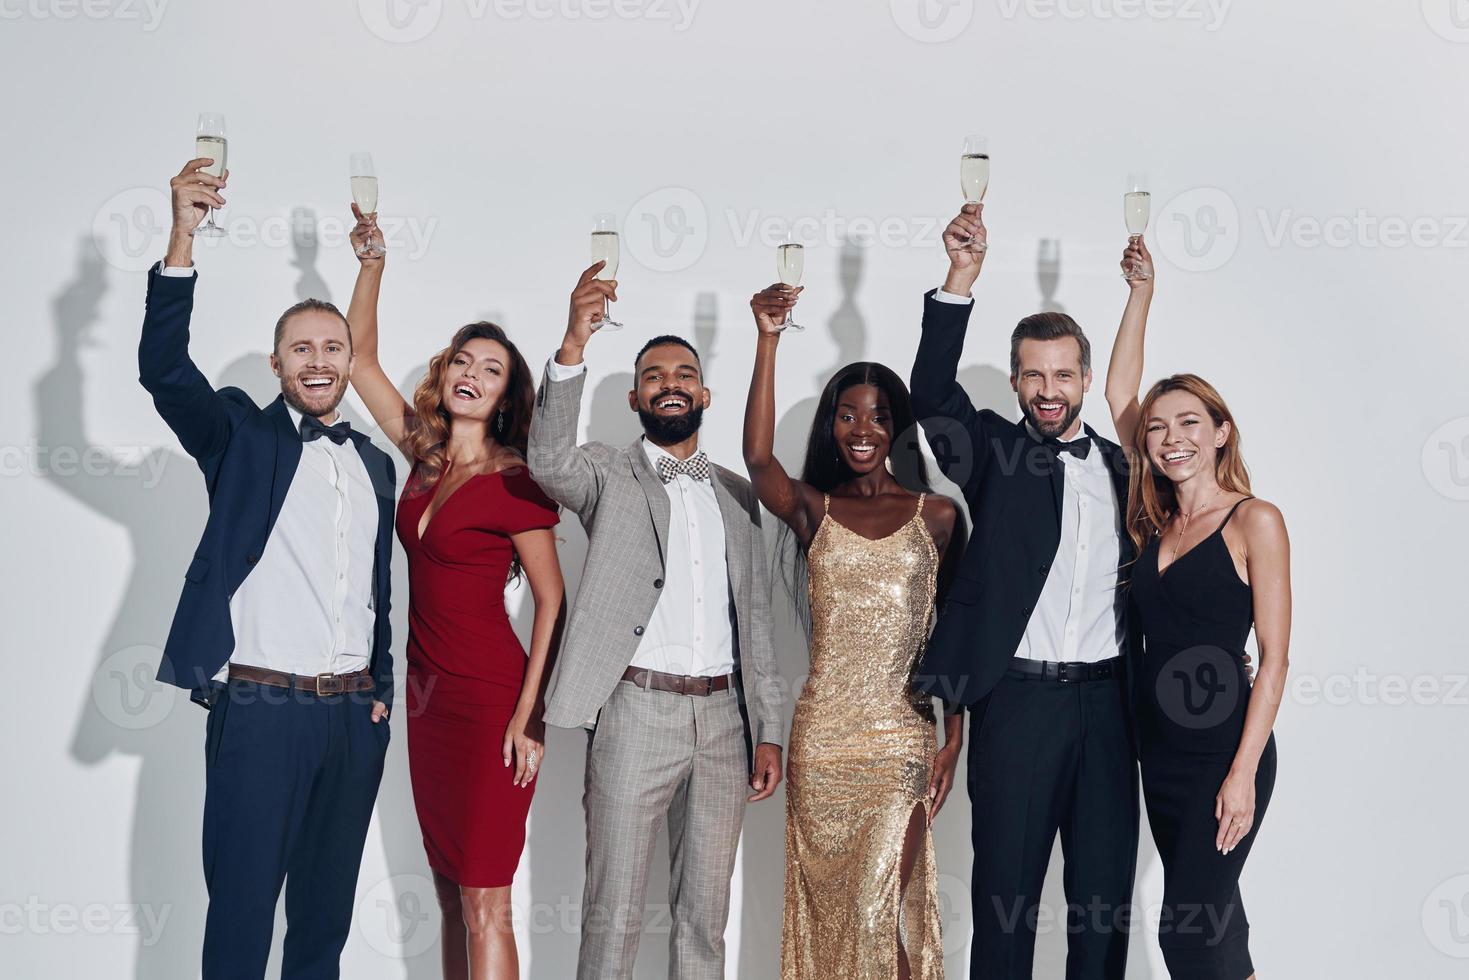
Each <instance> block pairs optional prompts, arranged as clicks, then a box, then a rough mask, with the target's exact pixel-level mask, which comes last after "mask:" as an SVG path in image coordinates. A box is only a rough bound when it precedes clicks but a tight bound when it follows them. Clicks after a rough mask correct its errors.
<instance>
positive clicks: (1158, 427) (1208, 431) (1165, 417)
mask: <svg viewBox="0 0 1469 980" xmlns="http://www.w3.org/2000/svg"><path fill="white" fill-rule="evenodd" d="M1143 432H1144V441H1145V446H1146V449H1147V453H1148V459H1150V460H1151V461H1152V463H1153V468H1154V469H1155V470H1156V471H1157V472H1158V473H1161V474H1163V475H1164V476H1165V477H1167V478H1168V479H1170V480H1172V481H1173V482H1174V483H1181V482H1183V481H1184V480H1187V479H1189V478H1190V477H1192V476H1196V475H1198V474H1200V473H1208V474H1212V473H1214V472H1215V466H1216V464H1217V461H1218V457H1219V450H1220V449H1221V448H1222V447H1223V446H1224V444H1225V442H1227V441H1228V439H1229V423H1228V422H1227V421H1226V422H1222V423H1220V424H1219V425H1215V424H1214V419H1213V418H1212V417H1211V416H1210V415H1209V410H1208V408H1207V407H1206V406H1205V405H1204V402H1203V400H1202V399H1200V398H1199V396H1198V395H1195V394H1193V393H1192V392H1188V391H1182V390H1175V391H1169V392H1166V393H1164V394H1162V395H1159V396H1158V398H1157V400H1155V401H1154V402H1153V403H1152V405H1150V406H1149V407H1148V415H1147V420H1146V421H1145V422H1144V430H1143Z"/></svg>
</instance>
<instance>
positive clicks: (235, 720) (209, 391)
mask: <svg viewBox="0 0 1469 980" xmlns="http://www.w3.org/2000/svg"><path fill="white" fill-rule="evenodd" d="M211 162H212V161H210V160H208V159H207V158H205V159H198V160H191V161H190V162H189V163H188V164H187V165H185V167H184V169H183V170H182V171H180V172H179V174H178V176H176V177H174V178H173V180H172V182H171V188H172V199H173V228H172V232H171V234H170V237H169V244H168V253H167V255H166V257H165V258H164V261H163V262H162V263H161V264H159V265H157V266H154V268H153V269H152V271H150V272H149V274H148V305H147V313H146V315H145V316H144V319H143V330H142V337H141V339H140V341H139V344H138V368H139V376H140V380H141V381H142V384H143V387H144V388H146V389H147V390H148V393H149V394H150V395H152V396H153V404H154V405H155V406H156V407H157V409H158V412H159V414H160V415H162V416H163V419H164V421H166V422H167V423H168V426H169V428H171V429H172V430H173V431H174V433H175V434H176V435H177V436H178V439H179V442H180V443H181V444H182V445H183V448H184V449H185V450H186V451H187V452H188V453H189V455H191V456H192V457H194V459H195V460H196V461H197V462H198V464H199V468H200V469H201V470H202V471H203V474H204V483H205V487H206V489H207V491H208V493H209V520H208V522H207V524H206V525H205V528H204V534H203V537H202V538H201V539H200V541H199V546H198V548H197V549H195V552H194V559H193V561H192V562H190V564H189V567H188V570H187V571H186V572H185V573H184V586H183V593H182V595H181V596H180V597H179V605H178V611H177V612H176V613H175V614H174V620H173V625H172V627H171V628H170V630H169V636H168V641H167V643H166V645H165V647H164V651H163V660H162V663H161V664H160V665H159V668H158V679H159V680H161V681H164V682H166V683H170V684H174V685H176V686H178V687H182V688H185V689H186V690H189V691H190V692H191V697H192V699H193V700H195V701H197V702H198V703H200V704H202V705H204V706H205V707H206V708H208V709H209V718H208V722H207V724H206V735H205V746H204V755H205V773H206V775H205V798H204V832H203V840H204V879H205V882H206V884H207V886H208V890H209V911H208V916H207V918H206V922H205V928H204V956H203V960H204V963H203V975H204V978H205V980H226V978H228V980H233V978H249V980H259V978H261V977H263V976H264V974H265V966H266V961H267V960H268V959H269V956H270V944H271V931H272V927H273V925H274V920H275V907H276V901H277V898H278V896H279V895H280V891H281V886H282V883H284V885H285V889H286V926H287V928H286V937H285V948H284V953H283V957H282V967H281V975H282V977H283V978H287V980H308V978H309V980H317V978H336V977H337V976H338V975H339V972H340V970H339V966H338V960H339V959H340V956H341V951H342V947H343V946H344V945H345V944H346V941H347V933H348V930H349V928H350V926H351V921H352V905H353V897H354V893H355V890H356V883H357V871H358V867H359V865H360V864H361V860H362V846H363V841H364V840H365V838H366V836H367V826H368V821H369V820H370V818H371V816H372V806H373V801H374V800H375V799H376V797H377V788H378V783H379V781H380V779H381V777H382V771H383V757H384V754H385V753H386V751H387V746H388V736H389V731H388V708H389V705H390V704H391V701H392V682H393V675H392V656H391V654H390V652H389V631H388V598H389V582H388V573H389V567H390V564H391V560H390V559H391V549H392V526H393V495H394V489H395V488H394V476H393V467H392V463H391V461H390V460H389V459H388V457H387V455H386V454H385V453H383V452H382V451H381V450H379V449H377V448H376V447H374V446H373V445H372V444H371V443H370V442H368V440H367V438H366V436H364V435H363V434H361V433H359V432H353V431H351V429H350V428H349V426H348V424H347V423H346V422H345V421H338V420H337V405H338V403H339V402H340V401H341V400H342V395H343V394H344V393H345V391H346V386H347V379H348V377H349V375H350V372H351V369H352V338H351V334H350V332H349V331H348V328H347V322H346V319H345V318H344V317H343V316H342V314H341V313H340V312H339V311H338V310H337V308H336V307H334V306H332V305H331V304H330V303H325V302H322V301H320V300H305V301H303V302H301V303H298V304H296V305H295V306H292V307H291V308H290V309H288V310H286V312H285V313H284V314H282V316H281V318H280V320H279V321H278V322H277V323H276V327H275V345H274V349H273V352H272V353H271V357H270V366H271V370H272V371H274V372H275V374H276V376H277V377H279V378H280V379H281V394H280V397H278V398H277V399H276V400H275V401H273V402H271V404H269V405H268V406H266V407H265V408H263V409H262V408H260V407H259V406H257V405H256V404H255V403H254V402H253V401H251V400H250V397H249V396H248V395H246V394H245V393H244V392H243V391H241V390H240V389H238V388H222V389H220V390H218V391H216V390H214V388H213V387H211V386H210V384H209V382H208V381H207V380H206V379H205V377H204V375H203V374H202V373H201V372H200V371H199V369H198V368H197V367H196V366H195V365H194V362H193V361H192V360H191V359H190V357H189V346H188V345H189V321H190V315H191V312H192V308H193V298H194V285H195V282H196V280H197V276H196V275H195V273H194V270H193V261H192V253H193V232H194V229H195V228H196V227H197V226H198V224H199V221H200V219H201V218H202V217H203V216H204V214H205V212H206V211H207V209H208V208H209V207H211V206H212V207H219V206H221V205H223V203H224V201H223V199H222V198H221V197H220V196H219V194H220V191H222V190H223V189H224V187H225V181H226V180H227V179H228V177H229V174H228V172H226V173H225V174H224V176H223V177H222V178H221V177H214V176H211V175H210V174H208V173H206V172H205V171H204V169H203V168H204V167H206V166H208V165H209V164H210V163H211Z"/></svg>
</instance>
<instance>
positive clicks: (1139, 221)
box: [1122, 174, 1152, 281]
mask: <svg viewBox="0 0 1469 980" xmlns="http://www.w3.org/2000/svg"><path fill="white" fill-rule="evenodd" d="M1151 208H1152V194H1150V193H1149V192H1148V178H1147V175H1146V174H1128V175H1127V184H1126V185H1125V186H1124V188H1123V191H1122V220H1123V221H1124V222H1126V223H1127V240H1128V241H1129V242H1136V241H1137V240H1138V239H1140V238H1142V237H1143V232H1144V231H1146V230H1147V228H1148V217H1149V212H1150V211H1151ZM1122 278H1124V279H1128V280H1133V281H1136V280H1142V279H1148V278H1151V277H1150V276H1149V275H1148V273H1146V272H1144V271H1143V270H1142V269H1141V268H1138V267H1136V266H1134V267H1132V268H1130V269H1128V270H1127V271H1126V272H1124V273H1122Z"/></svg>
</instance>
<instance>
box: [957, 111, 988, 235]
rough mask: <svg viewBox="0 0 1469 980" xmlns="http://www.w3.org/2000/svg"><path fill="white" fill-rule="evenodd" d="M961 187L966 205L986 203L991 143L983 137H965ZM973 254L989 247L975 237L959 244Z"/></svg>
mask: <svg viewBox="0 0 1469 980" xmlns="http://www.w3.org/2000/svg"><path fill="white" fill-rule="evenodd" d="M959 186H960V188H962V189H963V191H964V203H965V204H973V205H976V206H977V205H980V204H983V203H984V192H985V191H986V190H988V189H989V186H990V141H989V140H988V139H986V138H985V137H983V136H978V135H975V136H966V137H964V150H963V153H962V154H961V155H960V157H959ZM959 244H960V245H963V246H964V247H965V249H967V250H968V251H971V252H983V251H985V249H987V248H988V247H989V246H988V245H986V244H985V243H984V242H981V241H979V240H977V239H976V238H975V237H974V236H973V235H969V236H966V237H965V238H964V239H963V240H961V241H960V242H959Z"/></svg>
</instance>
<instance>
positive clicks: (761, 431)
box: [745, 283, 822, 546]
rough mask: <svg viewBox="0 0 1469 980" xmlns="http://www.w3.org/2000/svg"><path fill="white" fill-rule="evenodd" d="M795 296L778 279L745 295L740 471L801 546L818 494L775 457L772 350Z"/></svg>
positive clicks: (816, 511) (811, 526)
mask: <svg viewBox="0 0 1469 980" xmlns="http://www.w3.org/2000/svg"><path fill="white" fill-rule="evenodd" d="M800 294H801V288H800V287H797V288H795V289H790V288H788V287H786V286H783V285H780V284H779V283H777V284H775V285H773V286H767V287H766V288H765V289H762V290H761V291H760V292H758V293H756V294H755V295H754V296H753V297H752V298H751V299H750V309H751V310H752V311H753V312H754V314H755V326H756V327H757V328H758V330H759V340H758V341H757V342H756V346H755V372H754V375H753V376H752V377H751V378H750V395H749V398H748V399H747V400H746V402H745V469H746V470H748V471H749V473H750V483H751V484H752V485H753V486H754V487H755V494H756V496H758V497H759V498H760V502H761V503H762V504H764V505H765V509H766V510H768V511H770V512H771V513H772V514H774V515H775V516H776V517H778V518H780V519H781V520H783V521H785V522H786V523H787V524H788V525H790V528H791V530H792V531H794V532H795V534H796V538H797V539H798V540H799V541H800V542H801V544H802V546H805V545H806V544H808V543H810V541H811V535H812V533H814V531H815V528H816V525H817V524H818V523H819V521H820V517H819V515H820V514H821V510H822V502H821V494H819V493H817V492H816V491H815V490H814V489H813V488H811V487H810V486H807V485H806V484H804V483H802V482H801V481H799V480H792V479H791V478H790V476H789V475H788V474H787V473H786V471H785V467H784V466H781V465H780V460H778V459H776V458H775V349H776V347H777V346H778V345H779V344H780V335H781V331H782V330H784V325H785V321H786V316H787V315H788V314H789V312H790V309H791V307H792V306H794V305H795V304H796V297H797V296H799V295H800Z"/></svg>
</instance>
